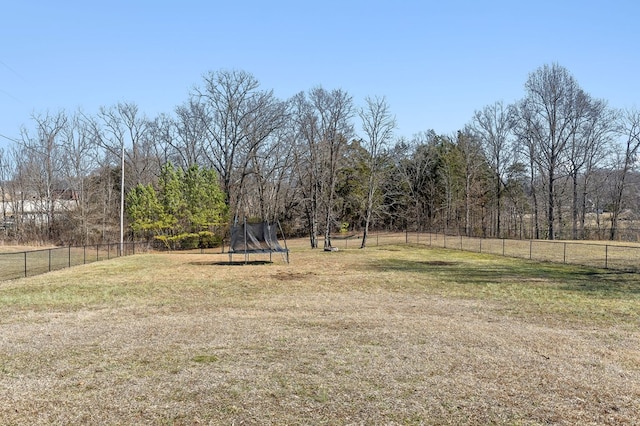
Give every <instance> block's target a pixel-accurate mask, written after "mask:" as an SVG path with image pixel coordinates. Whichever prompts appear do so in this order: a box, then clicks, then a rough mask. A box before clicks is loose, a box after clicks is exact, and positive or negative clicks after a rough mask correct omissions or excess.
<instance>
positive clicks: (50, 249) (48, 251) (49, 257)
mask: <svg viewBox="0 0 640 426" xmlns="http://www.w3.org/2000/svg"><path fill="white" fill-rule="evenodd" d="M47 251H48V252H49V272H51V249H49V250H47Z"/></svg>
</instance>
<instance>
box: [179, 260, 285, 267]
mask: <svg viewBox="0 0 640 426" xmlns="http://www.w3.org/2000/svg"><path fill="white" fill-rule="evenodd" d="M272 263H273V262H271V261H269V260H249V261H246V262H245V261H244V260H243V261H237V262H229V261H220V262H189V264H190V265H197V266H209V265H211V266H244V265H270V264H272Z"/></svg>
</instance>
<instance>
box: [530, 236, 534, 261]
mask: <svg viewBox="0 0 640 426" xmlns="http://www.w3.org/2000/svg"><path fill="white" fill-rule="evenodd" d="M532 253H533V240H529V260H531V256H532Z"/></svg>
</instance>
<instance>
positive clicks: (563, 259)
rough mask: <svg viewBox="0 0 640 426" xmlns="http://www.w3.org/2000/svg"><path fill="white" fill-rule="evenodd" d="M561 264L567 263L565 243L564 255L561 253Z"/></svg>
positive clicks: (565, 245) (565, 246)
mask: <svg viewBox="0 0 640 426" xmlns="http://www.w3.org/2000/svg"><path fill="white" fill-rule="evenodd" d="M562 263H567V243H566V242H565V243H564V253H562Z"/></svg>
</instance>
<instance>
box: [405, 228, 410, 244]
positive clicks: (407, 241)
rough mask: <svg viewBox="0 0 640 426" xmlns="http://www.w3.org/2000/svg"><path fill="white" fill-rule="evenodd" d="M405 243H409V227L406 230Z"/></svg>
mask: <svg viewBox="0 0 640 426" xmlns="http://www.w3.org/2000/svg"><path fill="white" fill-rule="evenodd" d="M404 243H405V244H409V230H408V229H405V230H404Z"/></svg>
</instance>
